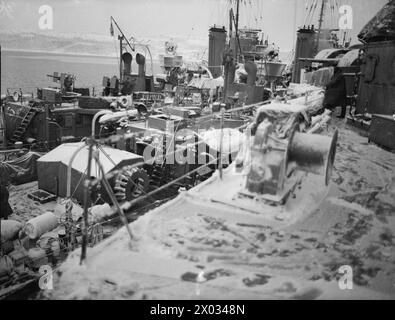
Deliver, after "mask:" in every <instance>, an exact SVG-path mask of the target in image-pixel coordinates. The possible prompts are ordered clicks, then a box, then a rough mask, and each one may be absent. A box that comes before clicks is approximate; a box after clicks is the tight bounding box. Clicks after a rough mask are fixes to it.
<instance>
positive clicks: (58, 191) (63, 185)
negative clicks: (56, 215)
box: [37, 142, 143, 202]
mask: <svg viewBox="0 0 395 320" xmlns="http://www.w3.org/2000/svg"><path fill="white" fill-rule="evenodd" d="M84 144H85V143H84V142H79V143H65V144H62V145H60V146H58V147H57V148H55V149H53V150H52V151H50V152H48V153H47V154H46V155H44V156H43V157H41V158H40V159H38V161H37V169H38V187H39V189H42V190H45V191H48V192H50V193H53V194H55V195H58V196H59V197H66V195H67V168H68V165H69V162H70V159H71V157H72V155H73V154H74V153H75V151H76V150H77V149H78V148H79V147H80V146H82V145H84ZM102 149H103V150H104V152H103V151H102V150H100V149H97V148H95V149H94V150H95V152H98V154H99V159H100V162H101V164H102V166H103V168H104V171H105V173H109V172H111V171H112V170H114V169H118V168H122V167H124V166H128V165H133V164H136V163H143V157H142V156H139V155H136V154H134V153H131V152H127V151H124V150H118V149H114V148H111V147H107V146H102ZM88 151H89V148H88V146H85V148H83V149H82V150H81V151H80V152H79V153H78V154H77V155H76V157H75V159H74V161H73V164H72V169H71V193H72V195H73V197H74V198H75V199H77V200H78V201H80V202H82V201H83V198H84V188H83V180H84V177H85V174H86V172H87V166H88ZM110 159H111V160H110ZM91 176H92V177H98V176H99V168H98V166H97V164H96V162H95V161H92V164H91Z"/></svg>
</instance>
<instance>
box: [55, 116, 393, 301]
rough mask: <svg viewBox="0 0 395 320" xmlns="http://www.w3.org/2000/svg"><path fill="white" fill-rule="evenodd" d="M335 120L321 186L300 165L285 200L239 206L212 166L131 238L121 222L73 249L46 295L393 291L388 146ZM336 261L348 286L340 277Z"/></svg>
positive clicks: (270, 295)
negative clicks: (84, 249)
mask: <svg viewBox="0 0 395 320" xmlns="http://www.w3.org/2000/svg"><path fill="white" fill-rule="evenodd" d="M336 122H337V123H334V124H333V125H332V128H330V130H329V132H328V134H332V132H333V130H334V129H335V125H336V127H337V128H339V142H338V148H337V155H336V159H335V165H334V172H333V174H332V183H331V184H330V186H329V187H328V188H325V187H323V184H322V183H321V180H319V178H320V177H314V176H312V175H308V176H307V177H305V178H304V180H303V183H302V186H301V189H297V190H296V198H290V201H289V202H288V203H287V205H286V206H285V207H284V208H278V207H270V206H267V205H265V206H264V205H262V204H260V203H256V205H255V206H252V207H250V208H247V209H248V210H246V209H245V206H244V207H243V208H244V209H240V202H239V200H234V194H235V190H237V189H238V188H239V187H241V186H242V185H243V180H242V177H240V176H239V177H238V178H236V179H230V178H229V176H228V175H227V174H225V175H224V180H223V181H222V182H220V183H214V181H215V180H218V176H214V177H212V178H211V179H210V180H208V181H206V182H204V183H203V184H201V185H199V186H197V187H196V188H195V189H192V190H191V191H189V192H186V193H183V194H181V195H180V196H179V197H177V198H176V199H174V200H172V201H170V202H168V203H166V204H165V205H163V206H161V207H158V208H156V209H155V210H153V211H150V212H149V213H147V214H146V215H145V216H143V217H141V218H139V219H138V220H137V221H135V222H133V223H131V224H130V226H131V228H132V232H133V235H134V240H133V242H132V243H130V241H129V238H128V235H127V233H126V231H125V229H124V228H122V229H121V230H119V231H118V232H116V233H115V234H114V235H113V236H111V237H110V238H109V239H107V240H105V241H104V242H102V243H101V244H99V245H98V246H96V247H94V248H88V260H87V262H86V264H85V265H83V266H79V255H80V251H79V250H78V251H76V252H74V253H73V254H72V255H71V256H70V257H69V259H68V260H67V261H66V262H65V263H64V265H63V266H62V267H61V269H60V270H61V272H62V275H61V276H60V278H58V279H57V281H56V282H55V284H54V288H55V290H54V291H53V292H52V293H50V294H49V295H48V296H47V297H49V298H57V299H71V298H72V299H283V298H291V299H328V298H331V299H379V298H392V299H393V298H394V297H395V286H394V285H395V283H394V277H395V250H394V241H395V238H394V232H395V175H394V173H395V172H394V168H395V154H393V153H390V152H387V151H384V150H383V149H380V148H379V147H377V146H375V145H373V144H368V142H367V139H366V138H364V137H362V136H360V135H358V134H357V133H356V132H354V131H352V130H349V129H347V128H345V125H344V123H343V122H339V121H336ZM228 179H229V180H228ZM213 199H214V201H212V200H213ZM232 199H233V200H232ZM218 201H220V202H221V201H222V202H227V203H228V204H220V203H218ZM232 203H233V204H234V205H235V206H232ZM238 206H239V207H238ZM279 215H280V218H279ZM342 265H350V266H351V267H352V268H353V280H354V289H353V290H340V289H339V286H338V278H339V277H340V275H339V273H338V269H339V267H340V266H342Z"/></svg>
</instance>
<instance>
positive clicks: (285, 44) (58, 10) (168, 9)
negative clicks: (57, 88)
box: [0, 0, 387, 51]
mask: <svg viewBox="0 0 395 320" xmlns="http://www.w3.org/2000/svg"><path fill="white" fill-rule="evenodd" d="M314 1H318V0H241V2H242V5H241V18H240V25H241V26H244V25H247V24H248V25H251V26H253V27H260V28H263V29H264V30H265V33H266V34H269V39H270V40H271V41H274V42H276V43H277V44H278V45H279V46H280V48H281V49H282V50H284V51H287V50H290V49H291V47H292V41H293V37H294V33H295V25H296V26H300V25H303V23H304V22H305V19H306V7H310V5H311V3H313V2H314ZM328 1H329V3H332V4H334V5H335V6H336V4H339V5H341V4H349V5H351V7H352V8H353V11H354V24H353V31H352V35H353V36H354V37H355V35H356V34H357V33H358V32H359V31H360V30H361V28H362V27H363V26H364V25H365V24H366V22H367V21H368V20H370V19H371V18H372V17H373V16H374V14H375V13H376V12H377V11H378V10H379V9H380V8H381V7H382V6H383V5H384V4H385V3H386V2H387V0H328ZM230 2H231V1H230V0H144V1H143V0H45V1H42V0H0V15H2V16H0V28H1V30H14V31H32V32H39V31H40V30H39V28H38V19H39V16H40V15H39V13H38V8H39V7H40V6H41V5H45V4H46V5H51V6H52V7H53V10H54V30H53V31H52V32H54V33H72V34H99V35H108V34H109V20H110V15H113V16H114V17H115V18H116V19H117V21H118V22H119V24H120V25H121V27H122V28H123V29H124V31H125V33H126V34H127V35H128V36H134V37H136V38H140V39H141V38H144V39H147V40H148V39H149V37H151V36H155V37H158V36H165V37H171V36H181V37H184V38H203V39H204V37H206V36H207V31H208V28H209V26H210V25H213V24H219V25H226V26H227V25H228V10H229V8H230ZM233 2H234V1H233ZM318 2H320V1H318ZM295 4H296V5H295ZM5 6H6V7H5ZM7 8H8V9H9V8H11V10H8V13H10V11H11V13H10V14H11V16H9V15H8V16H7V15H5V11H6V10H7ZM295 8H296V9H297V10H296V14H295ZM335 8H336V11H337V7H335ZM317 13H318V8H317V9H316V15H315V17H313V19H312V23H314V24H316V25H317ZM327 13H328V15H327V19H326V23H327V24H328V25H329V26H332V27H336V25H337V19H338V16H337V14H331V13H332V10H330V9H329V10H327ZM247 22H248V23H247ZM46 32H48V31H46Z"/></svg>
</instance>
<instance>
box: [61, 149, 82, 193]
mask: <svg viewBox="0 0 395 320" xmlns="http://www.w3.org/2000/svg"><path fill="white" fill-rule="evenodd" d="M85 147H86V145H85V144H84V145H82V146H80V147H79V148H78V149H77V150H75V151H74V153H73V155H72V156H71V158H70V161H69V165H68V167H67V180H66V183H67V191H66V198H70V196H71V166H72V164H73V161H74V159H75V157H76V156H77V154H78V153H79V152H80V151H81V150H82V149H84V148H85Z"/></svg>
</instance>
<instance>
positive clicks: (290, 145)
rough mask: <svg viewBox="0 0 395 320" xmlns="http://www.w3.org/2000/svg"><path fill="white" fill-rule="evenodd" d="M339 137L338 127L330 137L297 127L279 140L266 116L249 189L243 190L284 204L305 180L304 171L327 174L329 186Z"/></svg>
mask: <svg viewBox="0 0 395 320" xmlns="http://www.w3.org/2000/svg"><path fill="white" fill-rule="evenodd" d="M337 138H338V132H337V130H336V131H335V133H334V135H333V136H332V137H328V136H324V135H318V134H307V133H303V132H299V131H298V126H294V128H293V130H292V131H291V134H290V135H289V137H288V138H287V139H278V138H276V137H275V132H274V125H273V123H272V122H270V120H268V119H265V120H264V121H262V122H261V123H260V124H259V126H258V128H257V131H256V133H255V136H254V138H253V142H252V147H251V150H250V156H251V157H250V159H251V160H250V166H249V172H248V174H247V183H246V190H245V191H243V192H241V193H242V194H244V195H249V196H252V195H255V196H259V197H260V198H263V199H266V200H269V201H273V202H276V203H284V202H285V200H286V198H287V196H288V195H289V194H290V193H291V192H292V190H293V189H294V188H295V186H296V185H297V184H299V183H300V182H301V175H300V172H301V171H304V172H309V173H314V174H319V175H322V176H324V181H323V182H324V183H325V185H328V184H329V182H330V177H331V172H332V168H333V163H334V160H335V154H336V143H337Z"/></svg>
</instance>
